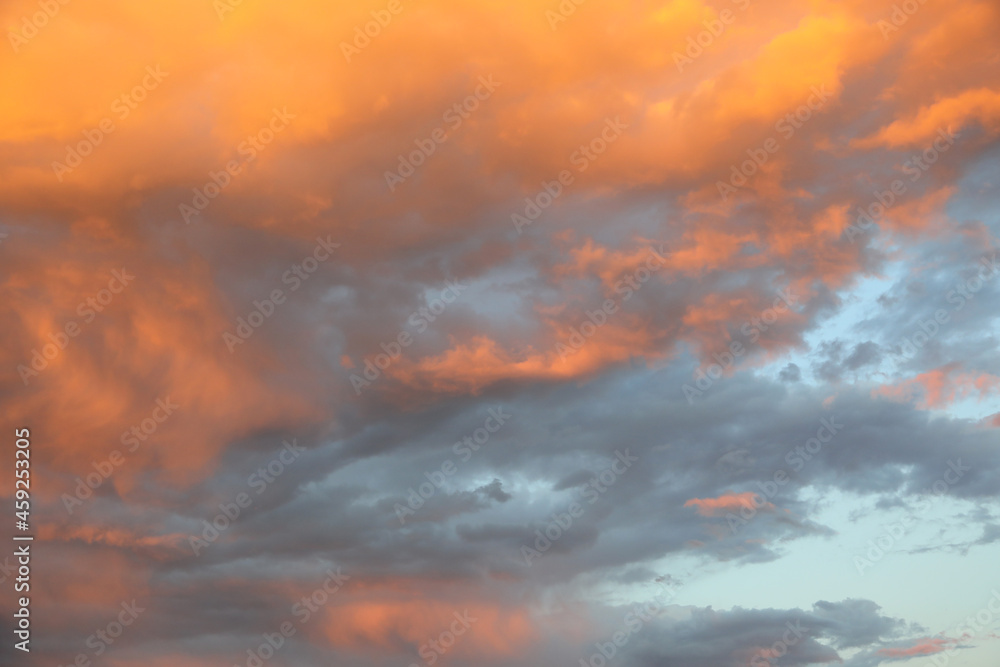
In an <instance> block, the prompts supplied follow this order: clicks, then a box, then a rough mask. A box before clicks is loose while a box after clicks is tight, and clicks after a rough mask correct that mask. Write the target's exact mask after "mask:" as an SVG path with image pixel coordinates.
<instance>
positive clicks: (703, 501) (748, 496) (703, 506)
mask: <svg viewBox="0 0 1000 667" xmlns="http://www.w3.org/2000/svg"><path fill="white" fill-rule="evenodd" d="M758 498H759V495H758V494H756V493H753V492H750V491H747V492H744V493H726V494H723V495H721V496H718V497H717V498H692V499H691V500H688V501H687V502H685V503H684V507H694V508H695V509H696V510H697V512H698V514H700V515H702V516H722V515H724V514H728V513H730V512H736V511H739V510H741V509H743V508H745V507H746V508H751V509H753V508H757V509H761V510H765V511H769V510H773V509H774V505H773V504H772V503H769V502H764V503H763V505H761V506H760V507H759V508H758V507H757V504H756V503H755V502H754V501H755V500H756V499H758Z"/></svg>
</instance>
